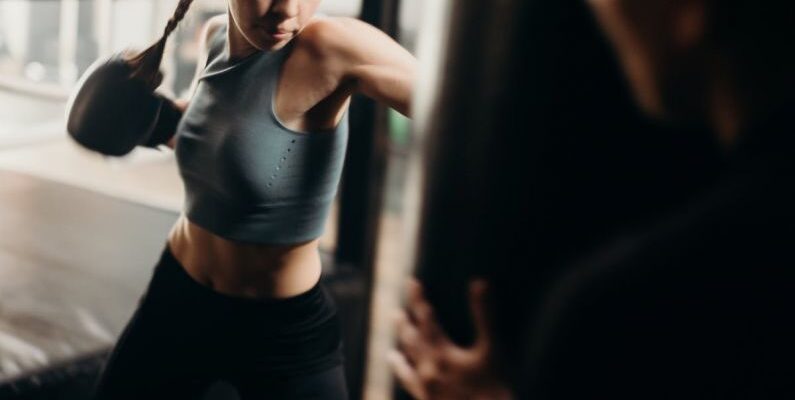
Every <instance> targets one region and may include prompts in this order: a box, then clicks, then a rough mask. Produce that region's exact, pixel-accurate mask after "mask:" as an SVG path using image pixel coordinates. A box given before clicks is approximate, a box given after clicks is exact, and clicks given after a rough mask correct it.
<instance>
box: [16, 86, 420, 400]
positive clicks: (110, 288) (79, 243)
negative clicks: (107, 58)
mask: <svg viewBox="0 0 795 400" xmlns="http://www.w3.org/2000/svg"><path fill="white" fill-rule="evenodd" d="M11 104H13V107H10V105H11ZM63 109H64V103H63V101H55V100H46V99H33V98H28V97H25V96H21V95H16V94H13V93H8V92H4V91H2V90H0V110H6V111H0V182H3V185H0V383H2V382H3V381H4V380H11V379H14V377H15V376H19V375H22V374H25V373H28V372H30V371H33V370H38V369H41V368H44V367H47V366H49V365H52V364H54V363H58V362H59V361H62V360H65V359H68V358H70V357H75V356H77V355H80V354H88V353H91V352H95V351H97V350H101V349H103V348H107V347H108V346H109V345H111V344H112V343H113V342H114V341H115V338H116V337H117V336H118V334H119V333H120V331H121V329H122V328H123V326H124V324H125V323H126V321H127V319H128V318H129V316H130V315H131V313H132V311H133V309H134V308H135V305H136V302H137V300H138V298H139V296H140V295H141V293H142V292H143V290H144V288H145V285H146V282H147V281H148V279H149V276H150V273H151V267H152V266H153V265H154V263H155V261H156V259H157V257H158V255H159V253H160V251H161V250H162V247H163V243H164V240H165V237H166V235H167V233H168V229H169V227H170V225H171V224H172V223H173V221H174V220H175V219H176V218H177V216H178V213H179V209H180V206H181V203H182V196H183V194H182V184H181V182H180V180H179V177H178V174H177V170H176V164H175V162H174V158H173V154H172V153H171V152H170V151H163V152H160V151H152V150H148V149H142V150H137V151H136V152H135V153H134V154H133V155H131V156H129V157H126V158H123V159H105V158H103V157H100V156H97V155H95V154H92V153H89V152H87V151H85V150H83V149H81V148H79V147H77V146H76V145H75V144H74V143H72V141H71V140H69V139H68V138H67V136H66V134H65V133H64V132H63V126H64V122H63ZM9 110H13V115H12V114H11V111H9ZM392 192H396V190H392ZM400 195H401V194H399V193H392V194H391V196H393V197H394V196H400ZM389 196H390V194H387V197H388V198H389ZM332 215H334V213H333V212H332ZM404 229H405V226H404V221H403V220H402V219H401V218H399V215H397V214H396V213H395V212H388V211H387V212H385V213H384V216H383V219H382V222H381V238H382V239H381V240H380V242H379V256H378V258H379V261H378V263H377V264H378V270H377V271H376V289H375V296H374V298H373V311H372V318H371V321H370V322H371V327H372V330H371V341H370V350H369V354H370V356H369V361H368V379H367V382H368V384H367V386H366V387H365V398H367V399H388V398H391V377H390V374H389V371H388V369H387V366H386V363H385V359H384V354H385V352H386V350H387V349H388V348H389V347H390V346H391V345H392V343H393V341H392V335H391V328H390V327H391V316H392V315H393V312H392V310H394V309H395V308H396V307H397V305H398V304H397V302H398V298H399V291H400V287H401V285H400V282H402V281H403V279H402V278H403V277H404V275H405V271H404V270H403V269H404V267H405V265H406V264H407V263H404V262H402V261H403V258H402V257H401V253H402V252H403V251H404V248H403V245H402V244H401V243H402V240H401V239H402V238H403V237H405V235H404V231H403V230H404ZM335 231H336V221H335V220H334V219H333V218H332V219H331V220H330V221H329V224H328V226H327V232H328V234H327V235H326V236H324V237H323V248H324V249H333V246H334V235H333V233H334V232H335Z"/></svg>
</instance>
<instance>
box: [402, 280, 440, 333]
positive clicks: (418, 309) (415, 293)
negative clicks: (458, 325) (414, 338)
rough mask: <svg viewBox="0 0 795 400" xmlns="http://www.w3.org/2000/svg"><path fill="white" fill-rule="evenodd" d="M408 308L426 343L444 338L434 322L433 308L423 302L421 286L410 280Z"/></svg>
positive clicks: (425, 301) (426, 302)
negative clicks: (426, 340)
mask: <svg viewBox="0 0 795 400" xmlns="http://www.w3.org/2000/svg"><path fill="white" fill-rule="evenodd" d="M408 286H409V287H408V291H409V296H408V307H409V311H410V312H411V316H412V317H413V319H414V321H416V325H417V328H418V329H419V330H420V332H421V333H422V334H423V335H424V336H425V338H426V339H428V341H437V340H439V339H442V338H443V337H444V334H443V331H442V329H441V327H439V324H438V322H437V321H436V316H435V314H434V312H433V307H432V306H431V305H430V303H428V301H427V300H425V296H424V295H423V293H422V285H421V284H420V283H419V282H418V281H417V280H414V279H412V280H410V281H409V284H408Z"/></svg>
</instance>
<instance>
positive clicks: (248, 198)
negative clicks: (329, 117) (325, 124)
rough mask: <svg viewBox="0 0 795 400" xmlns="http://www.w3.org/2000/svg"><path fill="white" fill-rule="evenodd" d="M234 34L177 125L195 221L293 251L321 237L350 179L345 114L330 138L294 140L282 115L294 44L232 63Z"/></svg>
mask: <svg viewBox="0 0 795 400" xmlns="http://www.w3.org/2000/svg"><path fill="white" fill-rule="evenodd" d="M225 36H226V29H225V28H224V29H219V32H218V33H217V34H216V35H214V37H213V38H212V40H211V41H210V43H209V53H210V56H209V59H208V64H207V66H206V67H205V69H204V72H203V74H202V75H201V76H200V78H199V83H198V85H197V86H196V91H195V93H194V95H193V99H192V100H191V103H190V105H189V106H188V109H187V110H186V111H185V114H184V116H183V118H182V120H181V121H180V123H179V126H178V127H177V146H176V156H177V162H178V164H179V170H180V174H181V175H182V179H183V182H184V185H185V195H186V196H185V213H186V216H187V218H188V219H189V220H190V221H191V222H193V223H195V224H197V225H199V226H201V227H203V228H205V229H207V230H209V231H210V232H213V233H214V234H216V235H219V236H221V237H224V238H227V239H230V240H234V241H239V242H249V243H271V244H294V243H300V242H306V241H309V240H312V239H315V238H317V237H319V236H320V235H321V234H322V233H323V229H324V226H325V221H326V217H327V216H328V211H329V208H330V205H331V202H332V200H333V199H334V196H335V194H336V192H337V186H338V183H339V180H340V175H341V172H342V166H343V161H344V160H345V150H346V147H347V141H348V120H347V112H346V115H345V117H344V118H343V119H342V122H340V124H339V125H338V126H337V127H336V128H335V129H331V130H327V131H313V132H306V133H303V132H296V131H293V130H291V129H289V128H287V127H285V126H284V124H282V123H281V122H280V121H279V119H278V118H277V117H276V113H275V112H274V97H275V96H274V95H275V92H276V87H277V84H278V82H279V75H280V72H281V67H282V65H283V64H284V61H285V59H286V58H287V56H288V55H289V53H290V49H291V48H292V46H291V45H288V46H287V47H285V48H283V49H280V50H277V51H273V52H256V53H254V54H252V55H251V56H248V57H246V58H244V59H242V60H238V61H234V62H229V61H227V60H228V54H227V52H228V50H227V49H226V45H225V40H224V38H225Z"/></svg>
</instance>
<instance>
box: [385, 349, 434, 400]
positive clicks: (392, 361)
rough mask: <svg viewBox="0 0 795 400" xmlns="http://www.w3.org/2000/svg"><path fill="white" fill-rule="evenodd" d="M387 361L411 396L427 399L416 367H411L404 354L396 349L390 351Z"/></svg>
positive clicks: (419, 399)
mask: <svg viewBox="0 0 795 400" xmlns="http://www.w3.org/2000/svg"><path fill="white" fill-rule="evenodd" d="M387 361H388V362H389V366H390V368H391V369H392V373H394V374H395V377H396V378H397V380H398V382H400V385H401V386H403V388H404V389H405V390H406V391H407V392H408V393H409V394H410V395H411V396H413V397H414V398H416V399H418V400H425V399H427V395H426V393H425V390H424V388H423V386H422V381H420V378H419V376H418V375H417V371H415V370H414V367H412V366H411V364H410V363H409V362H408V360H407V359H406V357H405V356H404V355H403V354H402V353H400V352H399V351H397V350H394V349H393V350H390V351H389V353H388V354H387Z"/></svg>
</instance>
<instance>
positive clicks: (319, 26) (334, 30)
mask: <svg viewBox="0 0 795 400" xmlns="http://www.w3.org/2000/svg"><path fill="white" fill-rule="evenodd" d="M372 30H376V31H377V29H376V28H375V27H373V26H372V25H370V24H367V23H366V22H363V21H361V20H358V19H356V18H348V17H327V16H317V17H314V18H313V19H312V20H311V21H310V22H309V23H308V24H307V25H306V27H304V29H303V30H302V31H301V34H299V35H298V38H297V39H296V40H297V44H296V45H297V46H298V47H300V48H303V49H306V50H309V51H311V52H313V53H314V54H316V55H318V56H326V57H329V56H337V55H344V54H346V53H350V52H353V51H355V49H356V48H357V46H358V44H359V43H360V42H361V41H362V40H363V39H364V38H365V36H366V35H368V34H369V33H372Z"/></svg>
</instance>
